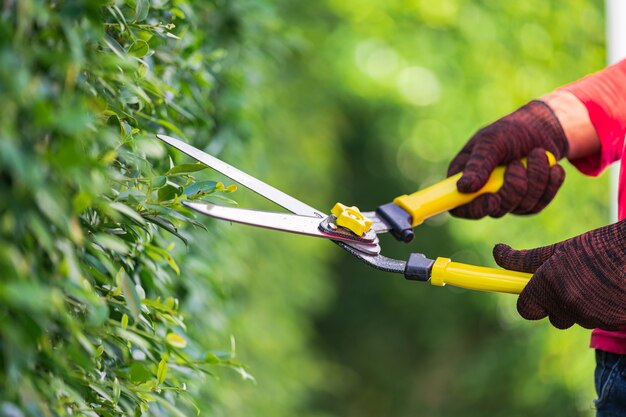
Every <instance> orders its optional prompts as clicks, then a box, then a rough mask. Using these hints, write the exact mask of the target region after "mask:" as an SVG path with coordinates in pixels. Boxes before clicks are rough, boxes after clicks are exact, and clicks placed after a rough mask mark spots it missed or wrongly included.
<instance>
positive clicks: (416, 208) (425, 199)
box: [393, 151, 556, 227]
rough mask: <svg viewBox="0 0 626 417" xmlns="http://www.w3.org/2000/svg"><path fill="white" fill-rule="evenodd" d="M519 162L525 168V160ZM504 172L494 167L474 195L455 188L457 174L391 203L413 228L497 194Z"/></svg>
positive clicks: (457, 178)
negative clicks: (439, 215) (491, 194)
mask: <svg viewBox="0 0 626 417" xmlns="http://www.w3.org/2000/svg"><path fill="white" fill-rule="evenodd" d="M546 155H547V156H548V161H549V162H550V166H554V164H556V158H555V157H554V155H552V154H551V153H550V152H547V151H546ZM521 161H522V163H523V164H524V166H526V158H524V159H522V160H521ZM505 170H506V167H505V166H499V167H496V169H494V170H493V172H492V173H491V176H490V177H489V179H488V180H487V183H486V184H485V186H484V187H483V188H481V189H480V190H478V191H476V192H475V193H467V194H466V193H461V192H460V191H459V190H458V189H457V188H456V183H457V181H458V180H459V178H461V176H462V175H463V173H462V172H459V173H458V174H456V175H453V176H451V177H448V178H446V179H445V180H443V181H441V182H438V183H437V184H435V185H431V186H430V187H427V188H424V189H423V190H420V191H417V192H415V193H413V194H411V195H403V196H400V197H396V198H395V199H394V200H393V202H394V203H395V204H396V205H398V206H400V207H401V208H402V209H404V210H405V211H406V212H407V213H409V214H410V215H411V217H412V219H413V220H412V224H411V225H412V226H413V227H415V226H417V225H419V224H422V223H423V222H424V220H426V219H428V218H430V217H432V216H434V215H436V214H439V213H443V212H444V211H448V210H452V209H454V208H457V207H459V206H462V205H464V204H467V203H470V202H472V201H473V200H474V199H475V198H476V197H478V196H480V195H483V194H486V193H495V192H497V191H498V190H499V189H500V187H502V184H504V172H505Z"/></svg>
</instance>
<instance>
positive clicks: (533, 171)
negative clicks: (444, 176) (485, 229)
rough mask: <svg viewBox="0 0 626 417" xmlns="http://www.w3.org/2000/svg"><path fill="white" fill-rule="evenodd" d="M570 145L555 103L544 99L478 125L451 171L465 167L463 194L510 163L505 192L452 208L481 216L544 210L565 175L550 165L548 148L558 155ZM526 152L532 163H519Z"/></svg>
mask: <svg viewBox="0 0 626 417" xmlns="http://www.w3.org/2000/svg"><path fill="white" fill-rule="evenodd" d="M567 149H568V142H567V137H566V136H565V132H564V131H563V128H562V127H561V124H560V122H559V120H558V119H557V117H556V116H555V115H554V113H553V112H552V110H551V109H550V107H548V105H547V104H545V103H543V102H541V101H531V102H530V103H528V104H526V105H525V106H523V107H521V108H520V109H518V110H516V111H515V112H513V113H511V114H509V115H508V116H505V117H503V118H501V119H499V120H497V121H496V122H494V123H492V124H491V125H489V126H487V127H484V128H482V129H481V130H479V131H478V132H477V133H475V134H474V136H473V137H472V138H471V139H470V140H469V142H467V144H466V145H465V147H463V149H462V150H461V152H459V154H458V155H457V156H456V157H455V158H454V159H453V160H452V162H451V163H450V166H449V167H448V176H451V175H454V174H457V173H459V172H461V171H463V176H462V177H461V178H460V179H459V181H458V182H457V188H458V189H459V191H461V192H463V193H471V192H475V191H478V190H479V189H480V188H482V187H483V185H485V183H486V182H487V179H488V178H489V175H490V174H491V171H493V169H494V168H495V167H496V166H498V165H503V164H508V167H507V170H506V172H505V176H504V185H503V186H502V188H501V189H500V191H498V192H497V193H494V194H484V195H482V196H480V197H478V198H476V199H475V200H474V201H473V202H471V203H469V204H466V205H464V206H461V207H459V208H457V209H454V210H451V211H450V213H451V214H452V215H453V216H456V217H465V218H470V219H478V218H481V217H485V216H487V215H489V216H491V217H501V216H503V215H505V214H506V213H510V212H512V213H515V214H531V213H537V212H539V211H541V210H542V209H543V208H544V207H545V206H546V205H548V203H549V202H550V201H552V199H553V198H554V195H555V194H556V192H557V191H558V189H559V187H560V186H561V184H562V183H563V180H564V179H565V171H564V170H563V168H562V167H561V166H559V165H558V164H557V165H554V166H552V167H550V164H549V162H548V158H547V156H546V155H545V151H546V150H547V151H550V152H552V154H554V156H555V157H556V158H557V160H559V159H561V158H563V157H564V156H565V155H566V153H567ZM523 157H528V165H527V168H524V166H523V165H522V164H521V163H520V162H519V159H521V158H523Z"/></svg>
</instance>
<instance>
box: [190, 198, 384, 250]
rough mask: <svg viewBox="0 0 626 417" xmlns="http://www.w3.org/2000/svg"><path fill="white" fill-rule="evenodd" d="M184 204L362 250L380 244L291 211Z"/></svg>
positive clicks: (219, 216)
mask: <svg viewBox="0 0 626 417" xmlns="http://www.w3.org/2000/svg"><path fill="white" fill-rule="evenodd" d="M183 204H184V205H185V206H187V207H190V208H192V209H193V210H195V211H197V212H199V213H202V214H204V215H206V216H209V217H214V218H216V219H221V220H227V221H231V222H235V223H242V224H248V225H251V226H257V227H264V228H267V229H273V230H280V231H283V232H290V233H298V234H301V235H307V236H314V237H322V238H325V239H331V240H338V241H343V242H347V243H349V244H350V246H354V247H355V248H357V249H358V250H360V251H363V252H366V253H369V254H377V253H380V246H379V245H378V239H377V238H376V239H375V240H374V241H372V242H354V241H353V240H351V239H350V238H349V237H343V236H336V235H331V234H328V233H325V232H323V231H321V230H320V229H319V224H320V219H319V217H309V216H299V215H296V214H289V213H274V212H270V211H258V210H247V209H242V208H235V207H224V206H216V205H213V204H208V203H195V202H188V201H183Z"/></svg>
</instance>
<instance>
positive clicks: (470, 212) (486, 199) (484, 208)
mask: <svg viewBox="0 0 626 417" xmlns="http://www.w3.org/2000/svg"><path fill="white" fill-rule="evenodd" d="M500 204H501V201H500V196H498V195H497V194H483V195H481V196H479V197H477V198H475V199H474V201H472V202H471V203H469V204H465V205H463V206H460V207H457V208H455V209H453V210H450V214H451V215H452V216H454V217H461V218H464V219H481V218H483V217H485V216H488V215H490V214H491V213H494V212H496V210H497V209H498V208H499V207H500Z"/></svg>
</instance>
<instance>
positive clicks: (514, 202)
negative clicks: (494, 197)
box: [490, 161, 528, 217]
mask: <svg viewBox="0 0 626 417" xmlns="http://www.w3.org/2000/svg"><path fill="white" fill-rule="evenodd" d="M527 188H528V178H527V176H526V169H525V168H524V165H523V164H522V163H521V162H520V161H513V162H511V163H510V164H509V165H508V166H507V168H506V171H505V173H504V184H503V185H502V188H500V190H499V191H498V192H497V194H498V195H499V196H500V201H501V202H500V206H499V207H498V208H497V209H496V211H495V212H491V213H490V216H491V217H502V216H504V215H505V214H507V213H510V212H511V211H513V209H515V208H516V207H517V206H518V205H519V203H520V202H521V201H522V199H523V198H524V195H525V194H526V190H527Z"/></svg>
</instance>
